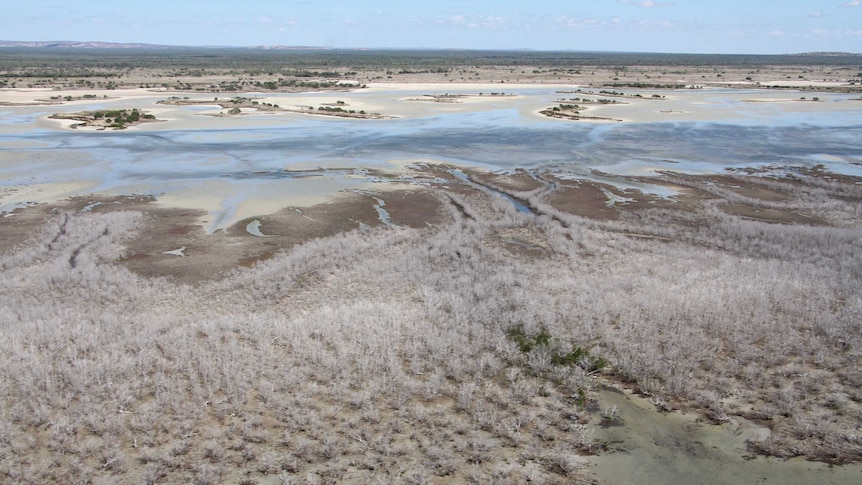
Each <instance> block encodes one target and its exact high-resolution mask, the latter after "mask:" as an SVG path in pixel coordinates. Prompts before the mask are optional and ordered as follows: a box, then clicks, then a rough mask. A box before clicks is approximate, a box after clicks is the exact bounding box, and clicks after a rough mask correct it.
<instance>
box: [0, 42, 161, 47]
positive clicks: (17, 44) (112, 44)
mask: <svg viewBox="0 0 862 485" xmlns="http://www.w3.org/2000/svg"><path fill="white" fill-rule="evenodd" d="M0 47H35V48H50V47H57V48H74V49H175V48H176V47H177V46H167V45H158V44H124V43H117V42H80V41H75V40H49V41H36V42H18V41H8V40H0Z"/></svg>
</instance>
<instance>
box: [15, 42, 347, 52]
mask: <svg viewBox="0 0 862 485" xmlns="http://www.w3.org/2000/svg"><path fill="white" fill-rule="evenodd" d="M0 47H31V48H34V49H264V50H309V51H310V50H328V49H329V48H328V47H314V46H304V45H300V46H287V45H258V46H248V47H237V46H185V45H164V44H141V43H122V42H98V41H76V40H44V41H31V42H28V41H13V40H0ZM349 50H363V49H349Z"/></svg>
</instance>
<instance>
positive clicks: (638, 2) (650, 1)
mask: <svg viewBox="0 0 862 485" xmlns="http://www.w3.org/2000/svg"><path fill="white" fill-rule="evenodd" d="M617 1H618V2H619V3H621V4H623V5H635V6H638V7H642V8H655V7H670V6H671V5H673V4H674V2H656V1H655V0H617ZM856 1H858V0H856Z"/></svg>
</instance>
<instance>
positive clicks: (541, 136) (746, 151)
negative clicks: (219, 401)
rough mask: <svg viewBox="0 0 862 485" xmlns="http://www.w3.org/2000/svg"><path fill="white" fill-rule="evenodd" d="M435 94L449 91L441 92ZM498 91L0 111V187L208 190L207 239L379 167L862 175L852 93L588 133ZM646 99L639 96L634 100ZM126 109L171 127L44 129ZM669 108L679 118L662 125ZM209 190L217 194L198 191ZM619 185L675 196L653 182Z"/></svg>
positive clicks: (695, 102)
mask: <svg viewBox="0 0 862 485" xmlns="http://www.w3.org/2000/svg"><path fill="white" fill-rule="evenodd" d="M501 89H503V88H502V87H501ZM438 91H440V92H458V89H448V88H447V87H445V86H441V87H440V88H438ZM462 91H464V92H474V91H478V89H472V90H466V91H465V90H463V89H462ZM507 92H509V93H511V94H516V95H517V96H510V97H495V98H493V99H492V97H490V96H485V97H484V98H482V99H481V100H480V101H478V102H471V103H464V104H453V105H446V104H440V103H427V102H425V103H420V102H410V101H404V100H405V99H409V98H410V97H415V96H421V95H422V94H429V92H427V91H421V92H420V91H415V92H412V93H411V92H407V91H399V92H392V93H389V92H385V91H374V92H363V91H361V90H360V91H358V92H355V93H316V94H302V95H271V94H266V95H265V98H263V97H262V98H261V99H267V100H272V101H275V102H276V103H277V104H280V105H281V106H291V103H300V102H304V103H307V102H309V101H308V100H309V99H311V100H312V101H313V102H330V101H332V100H333V99H347V100H349V102H351V103H370V104H371V105H374V106H377V107H379V108H380V109H381V111H383V112H387V113H393V114H399V115H401V116H402V117H401V118H398V119H388V120H351V119H341V118H324V117H314V116H308V115H299V114H282V115H267V116H256V115H252V116H243V117H239V118H213V117H208V116H202V115H200V114H197V113H199V112H197V111H195V109H189V107H172V106H171V107H166V106H164V105H157V104H155V103H156V101H158V100H160V99H163V98H164V97H166V96H153V97H145V98H138V99H132V100H99V102H98V103H91V104H89V105H88V104H86V103H75V104H73V105H60V106H32V107H6V108H4V109H3V110H2V111H0V188H2V187H4V186H15V185H22V184H25V185H26V184H32V183H52V182H58V181H64V182H65V181H69V180H86V181H94V183H95V189H94V190H96V191H100V192H106V193H129V192H135V193H147V194H153V195H156V196H160V197H164V196H171V195H174V196H177V197H178V196H180V195H182V194H188V192H189V191H190V190H194V191H197V192H200V193H206V192H208V191H209V192H210V194H209V196H208V202H207V204H208V205H207V207H205V209H206V210H207V211H209V212H210V213H211V214H212V219H213V221H216V219H218V221H217V222H214V224H215V226H214V227H211V230H214V229H218V228H220V227H224V224H229V223H231V222H233V221H236V220H238V217H239V215H240V213H242V212H243V211H241V210H239V207H240V206H241V205H242V204H243V203H244V202H248V201H250V200H253V199H255V198H257V197H258V194H260V193H265V194H280V196H279V200H281V201H283V202H285V205H291V204H292V205H303V203H307V202H309V201H310V200H312V199H311V198H309V197H310V196H314V195H316V196H320V197H323V196H326V195H328V194H331V193H334V192H336V191H338V190H342V189H345V188H349V187H351V186H352V187H356V186H357V185H360V186H361V185H362V184H363V183H365V184H371V183H375V182H377V181H378V180H377V179H375V178H374V177H368V176H367V175H363V172H361V171H358V170H355V169H361V168H387V167H389V164H388V162H389V161H392V160H411V159H423V160H428V159H430V160H439V161H443V162H451V163H458V164H464V165H468V166H476V167H482V168H488V169H503V170H506V169H512V168H515V167H523V168H534V169H540V170H541V169H547V170H553V171H555V172H559V173H561V174H563V175H565V174H572V175H575V176H580V177H584V176H586V177H591V176H593V174H591V173H590V170H591V169H598V170H600V171H603V172H607V173H612V174H637V175H643V174H650V173H652V172H653V171H655V170H675V171H686V172H699V173H703V172H717V171H722V170H724V169H726V168H738V167H748V166H765V165H768V166H782V165H807V166H813V165H816V164H823V165H825V166H826V167H827V168H828V169H829V170H832V171H835V172H838V173H846V174H853V175H860V174H862V109H860V107H862V104H860V102H859V101H852V100H850V97H849V96H844V95H822V94H821V95H820V97H821V99H823V102H819V103H813V102H808V103H803V102H784V101H782V102H774V103H765V102H751V99H750V98H758V99H768V98H770V97H772V98H775V99H778V100H786V99H787V98H793V97H795V96H797V95H799V93H795V94H794V93H792V92H786V91H782V92H780V93H771V92H766V91H730V90H681V91H671V92H666V95H667V98H668V99H667V100H664V101H644V102H641V103H639V104H637V103H631V104H627V105H621V106H613V107H602V108H600V109H601V110H605V111H607V113H608V114H613V116H620V117H626V116H628V115H629V114H631V115H632V116H634V115H637V116H639V117H640V118H641V119H644V120H647V121H645V122H637V123H588V122H571V121H564V120H553V119H547V118H544V117H542V116H540V115H537V114H535V112H536V111H538V110H539V109H542V108H544V107H548V106H550V105H552V104H553V103H554V101H555V100H557V99H560V98H563V97H567V96H576V94H561V93H557V92H555V90H554V88H548V87H536V88H523V87H521V88H517V89H513V90H511V91H507ZM632 92H635V91H632ZM649 93H650V92H649V91H644V96H648V95H649ZM438 94H439V93H438ZM473 94H476V93H473ZM804 95H805V96H808V97H811V96H813V95H812V94H811V93H805V94H804ZM262 96H263V95H262ZM200 99H211V97H209V96H200ZM124 106H128V107H140V108H143V109H152V110H153V111H154V112H157V113H159V115H160V116H164V117H167V118H171V121H167V122H164V123H154V124H148V125H144V126H142V127H138V128H136V129H131V130H125V131H104V132H92V131H89V132H85V131H73V130H64V129H60V128H58V126H59V125H57V124H56V123H55V122H53V121H50V120H46V119H45V116H47V115H48V114H51V113H54V112H58V111H80V110H86V109H94V108H96V107H102V108H104V107H113V108H117V107H124ZM201 109H202V108H201ZM597 109H599V108H597ZM668 109H673V110H676V111H679V112H682V114H681V115H680V116H676V115H674V116H669V115H666V114H661V113H660V111H662V110H665V111H666V110H668ZM159 110H161V111H159ZM595 114H599V113H595ZM659 120H660V121H659ZM318 167H329V168H338V169H343V170H333V171H331V172H327V173H326V174H325V176H326V177H327V182H330V184H329V188H327V184H325V183H324V184H321V183H318V184H310V183H308V180H307V179H302V178H301V177H302V174H296V173H291V172H289V171H290V170H293V169H300V168H301V169H304V170H309V169H311V170H314V169H317V168H318ZM286 170H288V171H286ZM604 181H605V182H611V183H619V182H618V181H617V182H615V181H613V180H611V179H607V180H604ZM225 184H227V186H226V185H225ZM312 185H314V188H313V190H314V191H316V192H315V193H313V194H312V193H310V190H309V187H311V186H312ZM213 187H218V190H209V189H211V188H213ZM620 188H635V189H638V190H645V191H653V192H655V193H658V192H660V191H661V190H664V192H663V193H661V195H664V196H671V195H673V194H670V193H667V190H666V189H660V188H656V187H653V188H651V187H649V186H648V184H647V185H643V184H642V185H640V186H632V185H631V184H628V185H627V186H626V187H622V186H620ZM88 190H89V189H88ZM217 194H218V195H217ZM64 195H66V196H69V195H74V194H71V193H69V194H64ZM294 195H295V200H294V199H291V197H292V196H294ZM3 197H5V199H2V200H0V206H4V207H7V206H11V205H10V204H14V203H20V202H24V201H18V200H12V199H11V198H13V195H8V194H7V195H5V196H3ZM175 198H176V197H175ZM303 198H304V199H303ZM300 199H302V200H300ZM315 200H316V199H315ZM244 215H245V216H253V215H263V214H254V213H252V214H244Z"/></svg>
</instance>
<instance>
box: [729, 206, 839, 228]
mask: <svg viewBox="0 0 862 485" xmlns="http://www.w3.org/2000/svg"><path fill="white" fill-rule="evenodd" d="M720 207H721V210H722V211H724V212H725V213H727V214H731V215H734V216H740V217H744V218H746V219H752V220H756V221H763V222H773V223H778V224H804V225H809V226H825V225H828V224H827V222H826V221H824V220H823V219H821V218H819V217H814V216H810V215H806V214H802V213H800V212H796V211H783V210H779V209H764V208H762V207H752V206H748V205H744V204H723V205H721V206H720Z"/></svg>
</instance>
